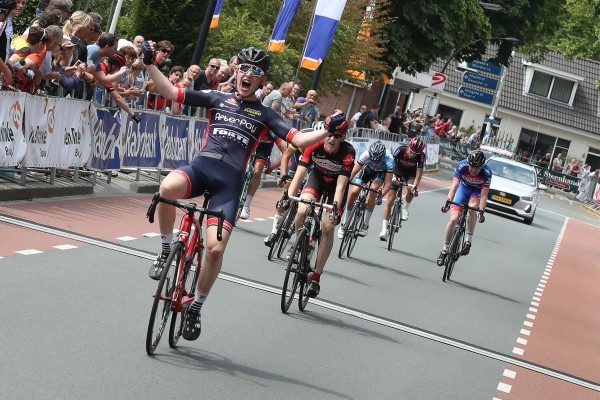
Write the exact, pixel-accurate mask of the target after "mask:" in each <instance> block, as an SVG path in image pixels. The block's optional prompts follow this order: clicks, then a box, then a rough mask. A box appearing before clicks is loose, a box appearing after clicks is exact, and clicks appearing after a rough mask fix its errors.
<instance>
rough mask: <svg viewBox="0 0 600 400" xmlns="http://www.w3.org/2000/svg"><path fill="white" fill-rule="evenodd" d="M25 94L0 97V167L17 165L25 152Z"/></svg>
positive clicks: (8, 94)
mask: <svg viewBox="0 0 600 400" xmlns="http://www.w3.org/2000/svg"><path fill="white" fill-rule="evenodd" d="M25 101H26V95H25V93H15V92H4V93H3V95H2V96H0V167H13V166H16V165H18V164H19V163H20V162H21V160H22V159H23V157H25V153H26V152H27V143H26V142H25V132H24V129H23V111H24V110H25Z"/></svg>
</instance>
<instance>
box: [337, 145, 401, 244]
mask: <svg viewBox="0 0 600 400" xmlns="http://www.w3.org/2000/svg"><path fill="white" fill-rule="evenodd" d="M393 172H394V157H393V156H392V153H391V152H390V151H389V150H388V149H386V148H385V145H384V144H383V142H381V141H380V140H377V141H376V142H373V143H372V144H371V145H370V146H369V148H368V149H367V150H365V151H364V152H363V153H362V154H361V155H360V156H359V157H358V159H357V160H356V164H354V168H353V169H352V173H351V174H350V180H351V181H352V182H354V183H356V184H358V185H367V184H369V183H371V189H374V190H377V189H380V188H381V187H382V185H383V188H382V189H381V193H380V194H379V195H378V194H376V193H374V192H369V196H368V197H367V210H366V212H365V219H364V221H363V226H362V227H361V230H360V235H362V236H366V235H367V232H368V230H369V221H371V215H372V214H373V210H374V209H375V204H376V203H377V202H378V200H380V199H382V198H383V197H385V195H386V194H387V193H388V192H389V190H390V187H391V185H392V176H393ZM360 191H361V188H360V186H354V185H350V188H349V190H348V192H349V193H348V207H347V208H348V210H347V212H345V213H344V216H343V218H342V223H341V225H340V229H338V238H340V239H342V238H343V237H344V224H345V223H346V221H349V220H350V218H352V208H353V207H354V202H355V201H356V198H357V197H358V195H359V193H360ZM379 204H381V202H379Z"/></svg>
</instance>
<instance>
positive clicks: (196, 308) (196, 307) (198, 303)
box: [190, 289, 206, 314]
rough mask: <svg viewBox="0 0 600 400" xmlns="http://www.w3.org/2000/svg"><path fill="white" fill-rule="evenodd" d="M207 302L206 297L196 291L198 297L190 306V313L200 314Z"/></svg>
mask: <svg viewBox="0 0 600 400" xmlns="http://www.w3.org/2000/svg"><path fill="white" fill-rule="evenodd" d="M205 300H206V295H205V294H202V293H201V292H199V291H198V289H196V297H194V302H193V303H192V305H191V306H190V311H191V312H193V313H195V314H200V310H202V305H203V304H204V301H205Z"/></svg>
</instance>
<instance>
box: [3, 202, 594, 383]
mask: <svg viewBox="0 0 600 400" xmlns="http://www.w3.org/2000/svg"><path fill="white" fill-rule="evenodd" d="M0 221H2V222H6V223H9V224H13V225H15V226H19V227H22V228H27V229H33V230H36V231H40V232H44V233H48V234H52V235H56V236H61V237H65V238H68V239H72V240H76V241H78V242H83V243H87V244H91V245H94V246H97V247H101V248H105V249H109V250H113V251H117V252H120V253H124V254H128V255H131V256H135V257H139V258H143V259H146V260H154V259H155V258H156V255H155V254H154V253H150V252H148V251H141V250H138V249H135V248H132V247H127V246H124V245H122V244H116V243H112V242H109V241H106V240H102V239H97V238H94V237H90V236H86V235H81V234H77V233H73V232H71V231H66V230H63V229H60V228H54V227H51V226H47V225H42V224H36V223H33V222H30V221H28V220H24V219H20V218H15V217H10V216H7V215H5V214H0ZM563 231H564V227H563ZM219 278H220V279H222V280H224V281H227V282H231V283H235V284H239V285H243V286H246V287H249V288H253V289H258V290H262V291H264V292H268V293H271V294H274V295H276V296H281V287H278V286H277V287H276V286H272V285H267V284H264V283H261V282H257V281H252V280H249V279H246V278H241V277H238V276H236V275H232V274H228V273H225V272H221V273H219ZM310 304H312V305H314V306H316V307H322V308H325V309H328V310H331V311H334V312H338V313H340V314H344V315H348V316H351V317H354V318H358V319H361V320H364V321H368V322H372V323H375V324H378V325H381V326H385V327H388V328H390V329H395V330H399V331H402V332H405V333H409V334H411V335H415V336H418V337H421V338H424V339H427V340H431V341H435V342H438V343H441V344H444V345H447V346H452V347H455V348H458V349H461V350H464V351H468V352H470V353H473V354H477V355H480V356H482V357H487V358H490V359H493V360H496V361H502V362H504V363H507V364H511V365H514V366H517V367H521V368H525V369H528V370H530V371H533V372H537V373H540V374H543V375H546V376H550V377H554V378H556V379H560V380H562V381H565V382H569V383H572V384H574V385H578V386H581V387H585V388H588V389H591V390H594V391H596V392H600V384H598V383H596V382H592V381H589V380H585V379H583V378H579V377H577V376H574V375H570V374H567V373H564V372H560V371H557V370H555V369H551V368H546V367H544V366H542V365H539V364H535V363H533V362H529V361H525V360H523V359H519V358H516V357H512V356H510V355H507V354H503V353H499V352H497V351H494V350H490V349H486V348H484V347H480V346H477V345H472V344H469V343H467V342H464V341H461V340H459V339H454V338H451V337H448V336H445V335H441V334H437V333H435V332H431V331H428V330H425V329H420V328H417V327H414V326H412V325H408V324H405V323H402V322H398V321H394V320H391V319H388V318H385V317H381V316H377V315H375V314H371V313H367V312H363V311H360V310H357V309H355V308H352V307H346V306H344V305H341V304H338V303H334V302H330V301H326V300H323V299H310ZM525 325H527V321H525ZM531 326H533V324H531Z"/></svg>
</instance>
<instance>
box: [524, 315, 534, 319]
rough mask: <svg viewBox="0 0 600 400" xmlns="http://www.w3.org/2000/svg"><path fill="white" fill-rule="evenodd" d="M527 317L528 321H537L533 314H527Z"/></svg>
mask: <svg viewBox="0 0 600 400" xmlns="http://www.w3.org/2000/svg"><path fill="white" fill-rule="evenodd" d="M526 317H527V318H528V319H535V315H533V314H527V315H526Z"/></svg>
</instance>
